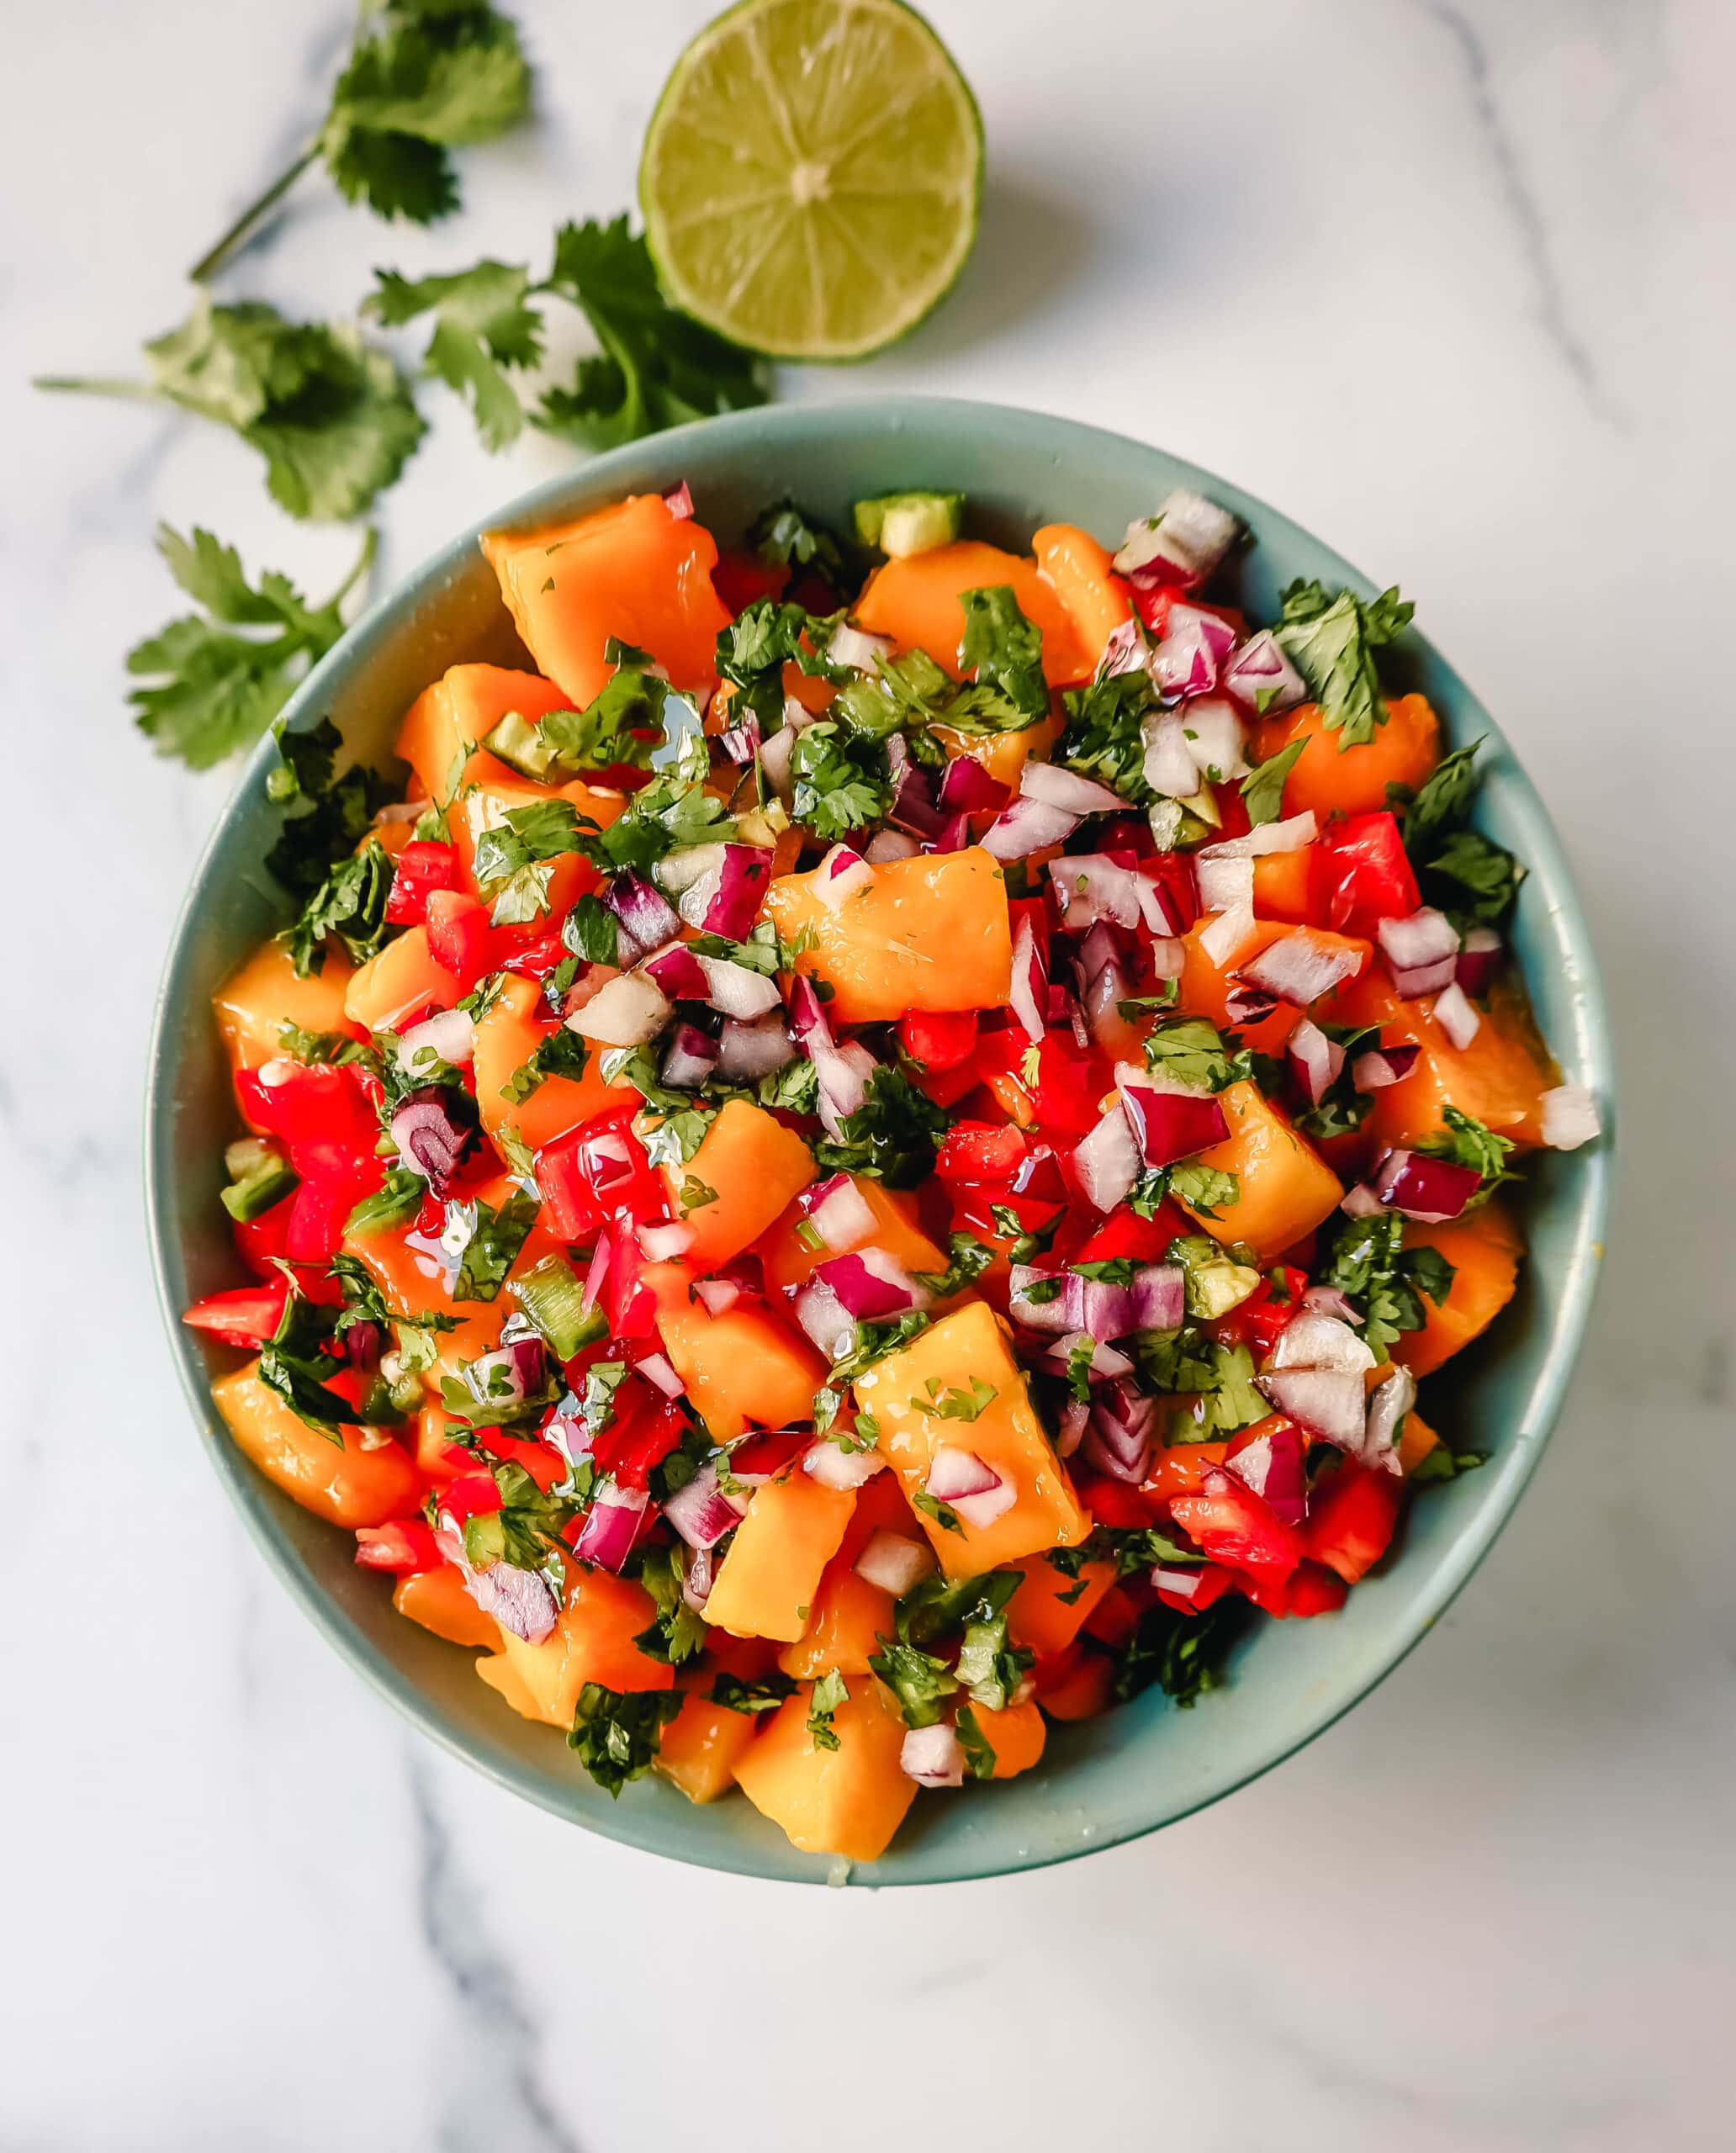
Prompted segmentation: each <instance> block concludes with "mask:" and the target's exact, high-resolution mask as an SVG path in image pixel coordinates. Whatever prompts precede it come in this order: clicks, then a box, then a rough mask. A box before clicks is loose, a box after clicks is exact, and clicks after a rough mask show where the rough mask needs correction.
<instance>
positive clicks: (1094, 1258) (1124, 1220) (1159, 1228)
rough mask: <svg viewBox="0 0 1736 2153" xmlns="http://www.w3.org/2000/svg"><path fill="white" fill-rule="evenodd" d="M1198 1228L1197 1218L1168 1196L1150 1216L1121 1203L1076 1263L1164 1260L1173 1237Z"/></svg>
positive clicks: (1176, 1237)
mask: <svg viewBox="0 0 1736 2153" xmlns="http://www.w3.org/2000/svg"><path fill="white" fill-rule="evenodd" d="M1195 1230H1196V1229H1195V1227H1194V1225H1193V1220H1192V1219H1189V1218H1188V1216H1187V1215H1186V1214H1185V1213H1184V1212H1182V1211H1178V1209H1176V1207H1175V1205H1174V1204H1172V1203H1171V1202H1170V1200H1169V1198H1167V1196H1166V1197H1165V1198H1163V1200H1162V1202H1161V1203H1159V1204H1158V1206H1157V1208H1156V1210H1155V1211H1154V1212H1153V1213H1152V1214H1151V1217H1150V1218H1149V1219H1142V1218H1141V1216H1140V1214H1138V1212H1137V1211H1135V1210H1133V1209H1131V1208H1130V1206H1129V1205H1127V1204H1125V1203H1118V1204H1117V1205H1116V1207H1115V1209H1114V1210H1113V1211H1112V1212H1110V1214H1109V1217H1108V1218H1107V1219H1104V1222H1103V1224H1102V1225H1100V1226H1099V1227H1098V1230H1097V1231H1096V1232H1095V1233H1094V1234H1093V1235H1092V1236H1091V1238H1090V1239H1089V1240H1088V1241H1087V1242H1086V1243H1085V1245H1084V1246H1083V1247H1082V1248H1081V1249H1080V1251H1079V1252H1078V1254H1077V1256H1075V1257H1074V1258H1073V1261H1074V1262H1075V1263H1114V1262H1116V1261H1117V1260H1118V1259H1119V1258H1122V1257H1130V1258H1131V1259H1132V1261H1133V1262H1135V1263H1162V1262H1163V1260H1164V1258H1165V1256H1167V1253H1168V1251H1169V1245H1170V1243H1171V1242H1172V1241H1174V1240H1182V1239H1183V1238H1184V1237H1185V1236H1186V1235H1188V1234H1191V1233H1193V1232H1194V1231H1195Z"/></svg>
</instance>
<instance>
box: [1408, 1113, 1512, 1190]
mask: <svg viewBox="0 0 1736 2153" xmlns="http://www.w3.org/2000/svg"><path fill="white" fill-rule="evenodd" d="M1441 1119H1442V1121H1444V1122H1445V1123H1446V1124H1447V1126H1446V1127H1445V1128H1444V1129H1440V1130H1438V1131H1437V1133H1436V1134H1435V1135H1432V1136H1426V1137H1425V1138H1424V1139H1423V1140H1422V1141H1421V1143H1420V1144H1419V1145H1417V1147H1416V1148H1417V1150H1418V1151H1426V1152H1428V1153H1430V1154H1431V1155H1432V1156H1434V1157H1435V1158H1437V1159H1451V1160H1452V1161H1453V1163H1454V1165H1455V1166H1469V1167H1470V1168H1471V1169H1472V1170H1473V1171H1474V1172H1476V1173H1479V1174H1480V1175H1481V1176H1482V1177H1483V1184H1482V1187H1481V1188H1479V1189H1478V1191H1477V1193H1475V1195H1474V1196H1473V1197H1472V1198H1471V1199H1470V1200H1471V1203H1485V1202H1486V1201H1487V1200H1488V1198H1490V1197H1491V1196H1492V1195H1493V1194H1494V1193H1495V1190H1496V1189H1498V1188H1500V1186H1501V1184H1502V1183H1503V1182H1510V1181H1516V1180H1517V1179H1518V1178H1519V1177H1518V1176H1517V1175H1516V1174H1514V1173H1510V1172H1508V1171H1507V1160H1508V1157H1509V1156H1510V1154H1511V1151H1512V1150H1513V1141H1512V1139H1511V1137H1508V1136H1499V1135H1496V1134H1495V1131H1494V1129H1489V1128H1485V1125H1484V1124H1483V1123H1481V1122H1480V1121H1479V1120H1478V1119H1477V1118H1476V1116H1475V1115H1474V1114H1462V1113H1461V1112H1460V1111H1459V1109H1458V1108H1457V1107H1453V1106H1448V1107H1442V1109H1441ZM1467 1208H1468V1209H1469V1206H1468V1207H1467Z"/></svg>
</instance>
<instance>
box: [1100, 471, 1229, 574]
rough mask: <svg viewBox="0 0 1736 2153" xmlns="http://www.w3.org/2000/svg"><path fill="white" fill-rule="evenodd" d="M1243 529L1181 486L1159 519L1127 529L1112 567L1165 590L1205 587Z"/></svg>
mask: <svg viewBox="0 0 1736 2153" xmlns="http://www.w3.org/2000/svg"><path fill="white" fill-rule="evenodd" d="M1240 529H1241V525H1240V524H1239V523H1238V522H1237V521H1236V518H1235V517H1234V516H1231V513H1230V511H1229V510H1227V509H1223V508H1220V507H1219V506H1218V505H1217V503H1216V502H1215V501H1210V500H1207V499H1206V498H1205V496H1204V494H1196V493H1193V492H1192V491H1191V490H1190V489H1188V488H1187V487H1185V486H1178V487H1177V488H1176V489H1174V491H1173V492H1172V493H1170V494H1168V495H1166V496H1165V497H1164V500H1162V504H1161V505H1159V507H1158V510H1157V513H1156V516H1145V517H1142V518H1141V519H1140V521H1137V522H1135V523H1130V524H1129V525H1128V526H1127V537H1126V540H1125V542H1124V544H1123V545H1122V548H1121V550H1120V552H1119V553H1117V554H1116V556H1115V558H1114V562H1113V563H1112V564H1111V565H1112V566H1113V567H1114V569H1115V572H1116V574H1118V575H1125V576H1129V577H1131V578H1134V579H1139V580H1142V581H1146V582H1148V583H1151V584H1153V585H1160V586H1161V585H1164V584H1174V585H1178V584H1193V583H1203V582H1204V580H1205V579H1206V577H1207V576H1209V574H1211V572H1212V570H1213V569H1215V568H1216V567H1217V565H1218V563H1220V561H1221V560H1222V559H1223V558H1224V556H1225V553H1228V552H1229V550H1230V548H1231V546H1232V545H1234V544H1235V542H1236V532H1238V531H1239V530H1240Z"/></svg>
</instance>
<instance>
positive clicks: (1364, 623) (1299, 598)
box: [1277, 582, 1416, 750]
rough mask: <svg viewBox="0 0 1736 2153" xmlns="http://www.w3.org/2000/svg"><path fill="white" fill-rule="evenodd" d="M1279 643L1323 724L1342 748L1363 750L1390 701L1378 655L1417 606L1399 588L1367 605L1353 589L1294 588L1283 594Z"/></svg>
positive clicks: (1315, 585)
mask: <svg viewBox="0 0 1736 2153" xmlns="http://www.w3.org/2000/svg"><path fill="white" fill-rule="evenodd" d="M1415 611H1416V607H1415V606H1410V605H1408V604H1406V603H1405V601H1404V600H1401V599H1400V596H1399V594H1398V590H1397V587H1396V586H1395V587H1394V588H1393V589H1391V590H1384V591H1382V593H1381V594H1380V595H1379V597H1378V598H1375V599H1371V600H1367V601H1364V600H1362V599H1360V598H1358V596H1357V595H1356V593H1355V592H1354V591H1352V590H1341V591H1340V592H1338V594H1337V595H1336V597H1333V596H1329V595H1328V594H1327V592H1326V590H1325V588H1324V587H1323V586H1322V585H1320V584H1318V583H1304V582H1296V583H1293V584H1291V585H1289V588H1288V589H1287V590H1285V591H1284V593H1283V619H1282V622H1281V625H1280V626H1279V627H1278V630H1277V636H1278V642H1279V643H1281V644H1282V645H1283V648H1284V649H1285V650H1286V651H1288V652H1289V655H1290V656H1291V658H1293V659H1294V660H1295V664H1296V669H1297V670H1298V671H1299V673H1300V674H1301V675H1302V677H1303V679H1304V680H1306V681H1307V683H1308V686H1309V690H1310V693H1311V694H1312V695H1313V696H1314V698H1315V701H1316V702H1317V703H1318V704H1319V705H1320V711H1321V723H1322V724H1323V725H1324V726H1325V727H1326V730H1327V731H1328V732H1329V733H1338V734H1340V735H1341V736H1342V737H1341V738H1340V740H1339V743H1338V745H1339V748H1340V749H1341V750H1342V749H1345V748H1355V747H1361V746H1363V745H1364V744H1366V743H1368V741H1370V740H1372V739H1373V738H1374V735H1375V733H1376V732H1377V730H1378V729H1379V727H1381V726H1383V725H1384V724H1385V722H1386V698H1385V696H1384V694H1383V692H1382V690H1381V685H1380V675H1379V673H1378V672H1376V670H1375V668H1374V653H1375V651H1376V650H1377V649H1379V648H1382V647H1383V646H1384V645H1385V644H1387V643H1391V642H1392V641H1393V639H1394V638H1395V637H1396V636H1397V635H1398V634H1399V632H1400V630H1401V629H1403V628H1404V627H1406V626H1407V625H1408V623H1409V622H1410V617H1411V616H1412V614H1413V613H1414V612H1415Z"/></svg>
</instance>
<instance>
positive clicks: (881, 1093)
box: [803, 727, 948, 1188]
mask: <svg viewBox="0 0 1736 2153" xmlns="http://www.w3.org/2000/svg"><path fill="white" fill-rule="evenodd" d="M812 729H813V728H812V727H809V731H812ZM806 737H807V736H806V734H804V735H803V738H806ZM947 1127H948V1119H947V1115H946V1113H945V1108H941V1107H937V1106H936V1105H935V1104H934V1101H933V1100H932V1099H931V1098H929V1096H928V1094H927V1092H923V1091H921V1090H919V1089H918V1087H917V1086H915V1085H914V1084H913V1083H912V1082H910V1080H909V1078H908V1076H904V1075H903V1074H902V1072H901V1071H898V1070H897V1069H893V1068H890V1067H888V1066H886V1065H884V1064H882V1065H881V1066H880V1067H879V1068H877V1069H876V1071H874V1074H873V1075H872V1076H871V1077H870V1078H869V1080H868V1097H867V1099H866V1101H865V1103H864V1104H863V1105H861V1106H860V1107H859V1108H857V1109H856V1111H855V1113H854V1114H845V1115H844V1116H843V1118H842V1119H840V1121H839V1125H838V1134H837V1135H836V1136H835V1137H823V1138H821V1139H820V1140H818V1142H817V1143H816V1144H815V1146H814V1158H815V1161H816V1163H817V1165H818V1168H819V1171H820V1172H822V1173H836V1172H839V1171H840V1170H842V1171H843V1172H846V1173H853V1174H865V1175H866V1176H868V1177H870V1178H871V1179H872V1180H875V1181H883V1182H886V1184H887V1187H888V1188H916V1187H917V1185H918V1183H919V1182H922V1181H923V1180H924V1178H925V1177H927V1176H928V1175H929V1174H930V1173H931V1172H933V1171H934V1154H935V1151H936V1150H937V1148H938V1146H939V1141H940V1139H941V1137H942V1136H943V1135H945V1132H946V1129H947Z"/></svg>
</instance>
